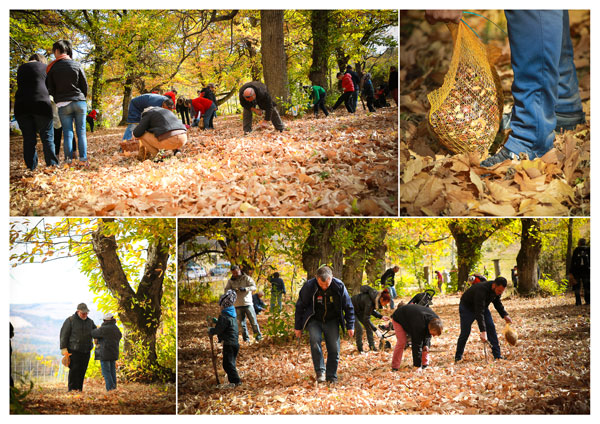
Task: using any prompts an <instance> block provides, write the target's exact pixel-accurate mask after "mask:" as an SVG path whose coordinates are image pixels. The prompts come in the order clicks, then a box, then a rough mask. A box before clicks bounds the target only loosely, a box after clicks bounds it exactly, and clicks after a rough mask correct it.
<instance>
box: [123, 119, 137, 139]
mask: <svg viewBox="0 0 600 424" xmlns="http://www.w3.org/2000/svg"><path fill="white" fill-rule="evenodd" d="M137 124H138V122H131V123H128V124H127V128H125V134H123V140H131V139H132V138H133V130H134V129H135V127H137Z"/></svg>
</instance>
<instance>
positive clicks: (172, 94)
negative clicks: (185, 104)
mask: <svg viewBox="0 0 600 424" xmlns="http://www.w3.org/2000/svg"><path fill="white" fill-rule="evenodd" d="M163 96H169V97H170V98H171V100H173V103H175V93H173V92H172V91H167V92H166V93H165V94H163Z"/></svg>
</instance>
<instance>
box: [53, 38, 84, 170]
mask: <svg viewBox="0 0 600 424" xmlns="http://www.w3.org/2000/svg"><path fill="white" fill-rule="evenodd" d="M52 51H53V52H54V57H55V59H54V60H53V61H52V62H50V64H49V65H48V67H47V69H46V71H47V73H48V77H47V78H46V85H47V86H48V92H49V93H50V94H51V95H52V96H53V97H54V101H55V102H56V106H58V116H59V117H60V122H61V124H62V128H63V135H64V140H65V141H64V150H65V160H66V162H67V163H70V162H71V161H72V160H73V146H72V144H73V123H75V131H76V133H77V143H78V149H77V150H79V161H80V162H81V163H82V164H83V165H87V139H86V133H85V130H86V128H85V123H86V116H87V104H86V102H85V98H86V96H87V90H88V85H87V79H86V77H85V73H84V72H83V69H82V68H81V65H80V64H79V63H78V62H76V61H74V60H73V59H72V58H71V55H72V49H71V43H70V42H69V41H68V40H60V41H57V42H56V43H54V44H53V45H52Z"/></svg>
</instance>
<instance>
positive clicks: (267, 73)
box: [260, 10, 289, 113]
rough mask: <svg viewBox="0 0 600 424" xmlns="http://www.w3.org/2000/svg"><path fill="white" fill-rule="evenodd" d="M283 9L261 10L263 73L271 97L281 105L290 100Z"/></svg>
mask: <svg viewBox="0 0 600 424" xmlns="http://www.w3.org/2000/svg"><path fill="white" fill-rule="evenodd" d="M283 13H284V11H283V10H261V11H260V38H261V48H260V51H261V55H262V66H263V75H264V77H265V84H266V85H267V88H268V90H269V94H271V97H272V98H273V99H274V100H275V101H276V102H277V104H278V105H279V106H280V109H281V110H280V112H281V113H284V110H283V106H284V105H285V104H286V103H287V102H288V100H289V87H288V74H287V57H286V54H285V45H284V35H283Z"/></svg>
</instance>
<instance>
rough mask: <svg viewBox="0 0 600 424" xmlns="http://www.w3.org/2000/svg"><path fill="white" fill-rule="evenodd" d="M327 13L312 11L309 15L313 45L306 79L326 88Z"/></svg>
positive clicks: (327, 67) (327, 53) (327, 60)
mask: <svg viewBox="0 0 600 424" xmlns="http://www.w3.org/2000/svg"><path fill="white" fill-rule="evenodd" d="M329 13H330V12H329V10H312V11H311V15H310V27H311V30H312V41H313V45H312V64H311V66H310V71H309V73H308V78H310V81H311V82H312V83H313V85H320V86H321V87H327V75H328V74H329V66H328V63H329Z"/></svg>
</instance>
